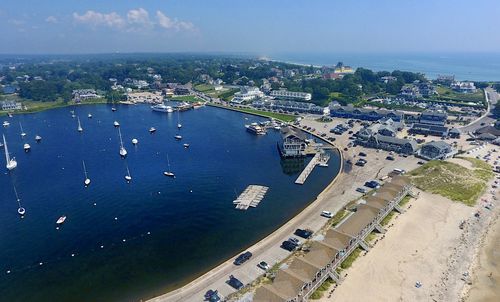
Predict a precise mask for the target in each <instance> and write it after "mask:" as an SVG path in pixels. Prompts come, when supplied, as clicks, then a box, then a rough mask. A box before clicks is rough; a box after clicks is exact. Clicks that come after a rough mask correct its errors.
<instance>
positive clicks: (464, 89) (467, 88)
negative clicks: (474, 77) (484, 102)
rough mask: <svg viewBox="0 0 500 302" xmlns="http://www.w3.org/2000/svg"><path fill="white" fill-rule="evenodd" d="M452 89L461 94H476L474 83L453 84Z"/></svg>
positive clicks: (457, 82)
mask: <svg viewBox="0 0 500 302" xmlns="http://www.w3.org/2000/svg"><path fill="white" fill-rule="evenodd" d="M451 89H453V90H455V91H458V92H461V93H474V92H476V86H475V85H474V82H459V81H456V82H453V83H452V84H451Z"/></svg>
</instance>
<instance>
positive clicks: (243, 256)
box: [233, 252, 252, 265]
mask: <svg viewBox="0 0 500 302" xmlns="http://www.w3.org/2000/svg"><path fill="white" fill-rule="evenodd" d="M250 257H252V253H250V252H244V253H243V254H241V255H239V256H238V257H237V258H236V259H235V260H234V262H233V263H234V264H235V265H241V264H243V263H245V262H246V261H247V260H248V259H250Z"/></svg>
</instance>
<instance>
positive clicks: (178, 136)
mask: <svg viewBox="0 0 500 302" xmlns="http://www.w3.org/2000/svg"><path fill="white" fill-rule="evenodd" d="M174 138H175V139H176V140H178V141H180V140H181V139H182V136H181V135H179V134H177V135H176V136H174Z"/></svg>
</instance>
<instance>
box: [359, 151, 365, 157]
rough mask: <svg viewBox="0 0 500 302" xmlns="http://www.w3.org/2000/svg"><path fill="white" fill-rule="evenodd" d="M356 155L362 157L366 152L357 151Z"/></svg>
mask: <svg viewBox="0 0 500 302" xmlns="http://www.w3.org/2000/svg"><path fill="white" fill-rule="evenodd" d="M358 155H359V156H363V157H364V156H366V153H365V152H359V153H358Z"/></svg>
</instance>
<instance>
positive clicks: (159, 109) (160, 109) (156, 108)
mask: <svg viewBox="0 0 500 302" xmlns="http://www.w3.org/2000/svg"><path fill="white" fill-rule="evenodd" d="M151 109H152V110H153V111H156V112H169V113H170V112H173V111H174V110H173V109H172V107H170V106H167V105H165V104H157V105H154V106H151Z"/></svg>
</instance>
